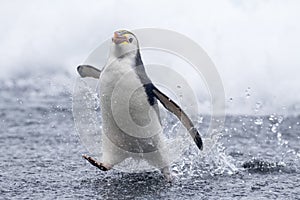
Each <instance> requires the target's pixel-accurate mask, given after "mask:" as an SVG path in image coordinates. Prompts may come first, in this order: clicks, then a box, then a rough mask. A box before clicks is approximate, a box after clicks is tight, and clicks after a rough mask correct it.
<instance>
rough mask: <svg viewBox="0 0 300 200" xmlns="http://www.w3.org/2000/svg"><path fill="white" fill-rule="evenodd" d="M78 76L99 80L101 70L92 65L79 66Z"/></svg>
mask: <svg viewBox="0 0 300 200" xmlns="http://www.w3.org/2000/svg"><path fill="white" fill-rule="evenodd" d="M77 72H78V74H79V75H80V76H81V77H82V78H84V77H92V78H96V79H98V78H99V77H100V74H101V70H99V69H97V68H95V67H93V66H91V65H79V66H78V67H77Z"/></svg>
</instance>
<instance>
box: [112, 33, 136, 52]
mask: <svg viewBox="0 0 300 200" xmlns="http://www.w3.org/2000/svg"><path fill="white" fill-rule="evenodd" d="M111 48H112V49H111V53H112V54H113V56H115V57H118V58H119V57H124V56H130V55H132V56H135V55H136V54H137V53H138V51H139V43H138V40H137V38H136V36H135V35H134V34H133V33H131V32H129V31H127V30H119V31H116V32H114V36H113V38H112V46H111Z"/></svg>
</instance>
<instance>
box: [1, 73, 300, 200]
mask: <svg viewBox="0 0 300 200" xmlns="http://www.w3.org/2000/svg"><path fill="white" fill-rule="evenodd" d="M73 81H74V79H73V78H72V77H69V78H68V81H67V82H69V83H70V84H69V85H72V84H73ZM0 85H1V86H0V94H1V99H0V111H1V112H0V125H1V129H0V138H1V139H0V151H1V157H0V195H1V196H0V197H1V199H56V198H57V199H65V198H70V199H104V198H109V199H118V198H119V199H132V198H136V199H275V198H276V199H300V175H299V173H300V161H299V159H300V151H299V150H300V147H299V142H300V134H299V132H300V124H299V122H300V116H297V115H290V116H281V115H278V114H276V113H272V114H269V115H262V116H254V115H253V116H242V115H237V116H227V117H226V124H225V129H224V132H223V136H222V137H221V138H220V140H219V142H218V144H217V146H216V148H214V149H212V150H211V151H210V153H207V154H206V155H205V156H199V155H198V153H197V151H196V149H195V148H193V147H191V149H190V151H188V152H186V155H185V156H184V157H183V158H182V159H181V160H178V161H177V162H175V163H173V165H172V170H173V173H174V174H176V178H175V180H174V182H173V183H172V184H167V183H166V182H165V181H164V179H163V177H162V175H161V174H160V173H159V172H157V171H155V172H144V173H136V174H134V173H126V172H120V171H117V170H112V171H109V172H107V173H105V172H102V171H99V170H97V169H96V168H95V167H93V166H91V165H90V164H88V163H87V162H85V161H84V160H83V159H82V158H81V155H82V154H83V153H87V151H86V149H85V148H84V147H83V145H82V144H81V142H80V140H79V138H78V136H77V135H76V132H75V128H74V122H73V117H72V110H71V105H72V96H71V95H72V90H71V87H70V86H69V85H63V84H62V83H57V82H55V83H54V82H52V81H50V80H47V79H31V80H29V79H28V78H26V77H25V78H19V79H9V80H5V81H4V80H2V81H0ZM208 121H209V120H208V117H207V116H201V117H200V118H199V124H197V126H198V127H199V128H200V129H201V127H207V125H208V124H207V123H208ZM170 127H171V126H170ZM200 154H201V153H200Z"/></svg>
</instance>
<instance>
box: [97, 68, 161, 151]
mask: <svg viewBox="0 0 300 200" xmlns="http://www.w3.org/2000/svg"><path fill="white" fill-rule="evenodd" d="M109 67H110V68H107V69H106V70H104V71H103V72H102V75H101V77H100V101H101V102H100V107H101V114H102V122H103V124H102V128H103V133H104V134H105V135H106V137H107V138H108V139H109V140H110V142H112V143H113V144H115V145H117V146H118V147H120V148H122V149H125V150H126V151H131V152H149V151H155V150H156V149H157V148H158V146H159V145H160V136H159V135H160V133H161V131H162V128H161V124H160V118H159V112H158V107H157V104H155V105H150V103H149V102H148V96H147V94H146V92H145V89H144V87H143V85H142V83H141V81H140V79H139V78H138V76H137V75H136V73H135V71H134V70H133V69H132V68H131V67H130V66H117V65H116V66H109Z"/></svg>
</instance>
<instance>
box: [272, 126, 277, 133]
mask: <svg viewBox="0 0 300 200" xmlns="http://www.w3.org/2000/svg"><path fill="white" fill-rule="evenodd" d="M271 131H272V132H273V133H276V132H277V127H276V126H275V125H273V126H272V128H271Z"/></svg>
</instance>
